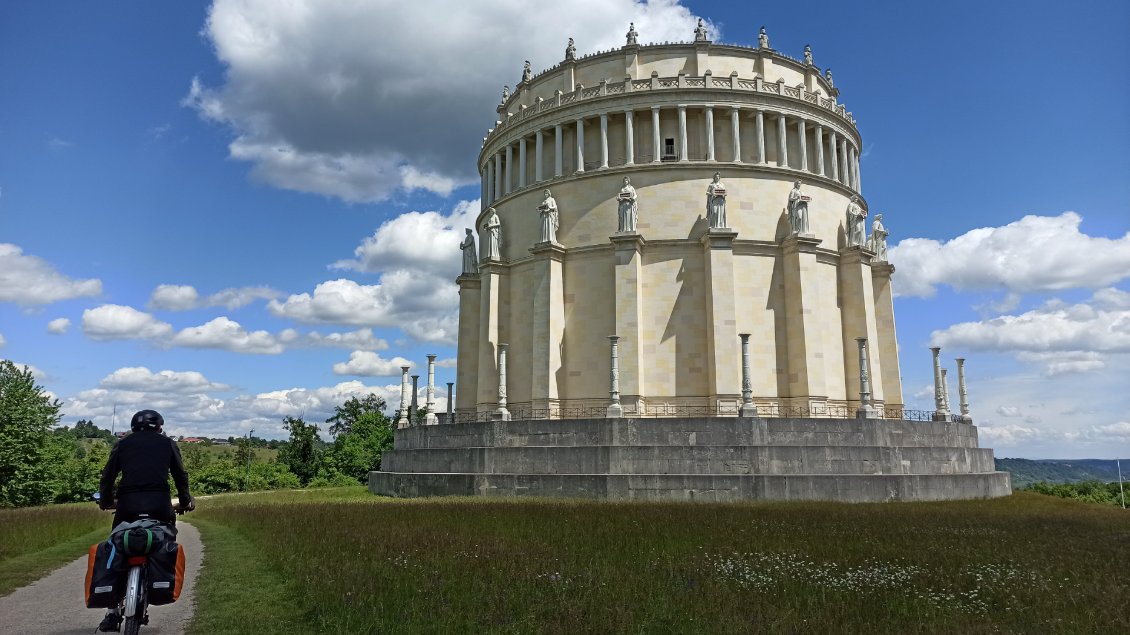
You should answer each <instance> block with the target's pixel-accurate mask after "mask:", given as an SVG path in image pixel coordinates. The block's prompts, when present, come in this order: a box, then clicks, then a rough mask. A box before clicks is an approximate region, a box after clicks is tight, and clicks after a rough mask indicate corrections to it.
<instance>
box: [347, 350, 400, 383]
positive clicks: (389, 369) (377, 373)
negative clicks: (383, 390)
mask: <svg viewBox="0 0 1130 635" xmlns="http://www.w3.org/2000/svg"><path fill="white" fill-rule="evenodd" d="M413 365H414V364H412V362H410V361H408V360H406V359H404V358H403V357H394V358H392V359H385V358H383V357H381V356H380V355H378V354H376V353H374V352H372V351H353V352H352V353H350V354H349V361H348V362H340V363H337V364H334V374H335V375H360V376H363V377H393V376H398V375H400V372H401V371H400V367H401V366H413Z"/></svg>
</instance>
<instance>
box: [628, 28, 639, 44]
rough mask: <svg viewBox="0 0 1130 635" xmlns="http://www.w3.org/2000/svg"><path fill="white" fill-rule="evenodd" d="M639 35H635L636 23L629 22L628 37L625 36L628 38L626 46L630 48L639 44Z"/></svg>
mask: <svg viewBox="0 0 1130 635" xmlns="http://www.w3.org/2000/svg"><path fill="white" fill-rule="evenodd" d="M639 35H640V34H639V33H636V23H635V22H629V23H628V35H627V37H628V44H627V46H631V45H633V44H639V40H638V38H639Z"/></svg>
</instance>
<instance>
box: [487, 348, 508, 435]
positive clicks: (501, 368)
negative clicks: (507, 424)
mask: <svg viewBox="0 0 1130 635" xmlns="http://www.w3.org/2000/svg"><path fill="white" fill-rule="evenodd" d="M506 347H507V344H501V343H500V344H499V345H498V407H497V408H495V409H494V412H493V413H491V419H494V420H495V421H510V411H509V410H507V409H506Z"/></svg>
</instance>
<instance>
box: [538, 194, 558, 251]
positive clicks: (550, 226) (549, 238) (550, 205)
mask: <svg viewBox="0 0 1130 635" xmlns="http://www.w3.org/2000/svg"><path fill="white" fill-rule="evenodd" d="M538 213H539V214H541V242H543V243H555V242H557V228H558V227H560V222H559V220H558V216H557V201H556V200H554V198H553V194H552V193H551V192H550V191H549V190H546V191H545V198H544V199H542V202H541V205H538Z"/></svg>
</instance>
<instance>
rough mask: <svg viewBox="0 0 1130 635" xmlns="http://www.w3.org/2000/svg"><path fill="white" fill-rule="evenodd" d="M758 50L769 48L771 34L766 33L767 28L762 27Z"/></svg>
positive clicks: (758, 36)
mask: <svg viewBox="0 0 1130 635" xmlns="http://www.w3.org/2000/svg"><path fill="white" fill-rule="evenodd" d="M757 48H759V49H767V48H769V34H768V33H766V32H765V27H761V32H760V33H758V34H757Z"/></svg>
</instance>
